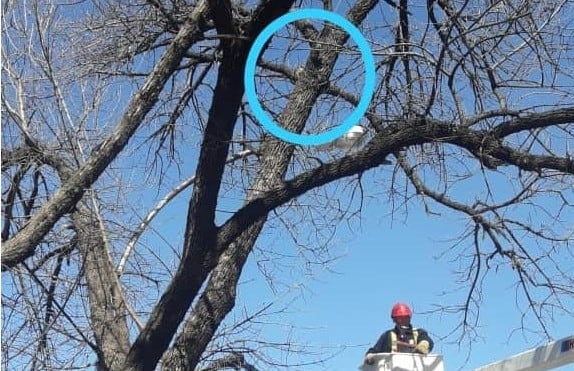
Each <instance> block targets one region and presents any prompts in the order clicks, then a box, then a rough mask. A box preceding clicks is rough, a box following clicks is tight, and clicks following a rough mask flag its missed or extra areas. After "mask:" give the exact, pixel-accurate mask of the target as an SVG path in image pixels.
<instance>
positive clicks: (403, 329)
mask: <svg viewBox="0 0 574 371" xmlns="http://www.w3.org/2000/svg"><path fill="white" fill-rule="evenodd" d="M412 314H413V313H412V311H411V308H409V306H408V305H406V304H404V303H397V304H395V305H394V306H393V309H392V310H391V318H392V319H393V322H394V323H395V327H394V328H393V329H391V330H388V331H386V332H385V333H383V334H382V335H381V337H380V338H379V340H378V341H377V343H376V344H375V346H373V347H372V348H370V349H369V350H368V351H367V354H366V355H365V363H366V364H369V365H370V364H373V362H374V354H375V353H397V352H398V353H419V354H428V353H429V352H430V351H431V350H432V348H433V345H434V343H433V341H432V339H431V338H430V336H429V335H428V333H427V332H426V331H425V330H423V329H420V328H414V327H413V326H412V325H411V317H412Z"/></svg>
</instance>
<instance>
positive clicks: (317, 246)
mask: <svg viewBox="0 0 574 371" xmlns="http://www.w3.org/2000/svg"><path fill="white" fill-rule="evenodd" d="M321 4H322V5H323V6H324V7H325V8H326V9H330V10H333V11H335V12H337V13H339V14H342V15H344V16H345V17H346V18H347V19H348V20H349V21H350V22H351V23H353V24H355V25H356V26H357V27H359V28H360V30H361V31H362V33H363V34H364V36H365V37H366V38H367V40H368V41H369V43H370V45H371V47H372V49H373V54H374V56H375V59H376V71H377V81H376V89H375V94H374V96H373V98H372V100H371V102H370V106H369V109H368V110H367V112H366V113H365V115H364V119H363V121H362V122H361V124H362V125H364V126H365V127H367V128H368V133H367V134H365V137H364V138H363V141H362V142H361V145H360V146H356V148H354V149H353V151H351V152H341V151H337V150H336V149H334V148H327V150H325V148H315V147H305V146H296V145H293V144H291V143H288V142H285V141H283V140H280V139H277V138H275V137H273V136H271V135H270V134H269V133H267V132H266V131H265V130H263V129H262V128H261V127H260V126H259V122H258V118H257V117H254V115H253V112H252V110H251V108H250V107H249V104H248V102H246V100H245V98H244V72H245V71H244V69H245V62H246V59H247V55H248V53H249V50H250V47H251V45H252V44H253V42H254V39H255V38H256V37H257V36H258V35H259V34H260V33H261V31H262V30H263V29H264V27H266V26H267V25H268V24H269V23H271V22H272V21H273V20H275V19H277V18H278V17H280V16H281V15H283V14H286V13H287V12H289V11H290V10H293V9H296V8H308V7H312V6H317V5H318V3H315V2H312V1H306V0H302V1H298V2H296V1H293V0H275V1H270V0H261V1H260V2H258V3H257V4H244V3H243V2H238V1H229V0H227V1H225V0H199V1H196V2H184V1H178V0H170V1H161V0H160V1H156V0H148V1H143V2H141V4H134V3H132V2H129V1H127V2H114V3H113V4H110V3H108V2H106V1H99V0H93V1H91V2H81V3H78V4H73V5H70V4H57V3H56V2H54V1H42V0H35V1H31V2H30V4H16V3H11V2H8V3H7V4H5V5H4V8H5V9H4V13H5V17H4V23H3V31H4V32H3V44H2V48H3V49H2V60H3V65H2V79H3V85H2V114H3V122H2V127H3V130H2V172H3V178H2V185H3V193H2V197H3V209H2V217H3V226H2V242H3V244H2V270H3V271H4V273H3V274H4V275H5V282H8V283H5V284H4V290H3V314H4V318H5V321H4V325H3V331H4V334H5V336H4V339H5V340H4V343H3V352H4V354H5V357H4V359H5V365H6V366H7V367H9V366H12V365H27V366H28V367H31V368H58V369H64V368H75V367H87V366H89V365H96V366H97V368H98V369H102V370H108V369H110V370H116V369H128V370H152V369H155V368H156V367H162V368H163V369H166V370H174V369H176V370H177V369H180V370H194V369H204V370H215V369H224V368H229V369H246V370H254V369H256V368H257V367H258V364H264V365H265V366H263V368H265V369H268V368H270V367H277V368H279V367H281V366H289V365H287V364H284V363H282V362H279V361H274V360H273V359H270V358H268V357H265V356H264V354H265V349H258V345H257V344H256V343H255V342H253V341H251V342H249V341H247V342H246V341H243V342H236V340H237V339H238V337H240V336H242V335H240V334H235V333H234V334H233V335H232V336H227V337H226V336H225V334H226V331H225V329H226V327H225V326H224V325H222V324H224V323H225V320H226V317H228V315H229V313H231V312H232V311H233V309H234V308H235V306H236V302H237V297H236V293H237V286H238V284H239V282H240V277H241V273H242V271H243V268H244V266H245V264H246V261H247V259H248V257H249V256H253V253H254V251H255V252H257V253H259V254H263V255H264V254H273V253H274V252H273V251H272V250H269V249H265V247H264V246H257V239H258V237H259V236H260V235H261V233H263V232H264V231H265V229H266V228H270V227H276V228H281V229H280V230H281V232H282V233H285V234H286V235H290V236H292V237H293V240H294V241H293V245H294V246H295V247H296V248H298V251H297V254H298V255H299V256H301V257H302V258H303V259H306V260H309V261H315V262H324V261H326V260H328V259H331V258H332V256H331V255H330V254H331V252H330V251H329V248H328V245H329V243H328V241H329V238H330V237H331V236H332V235H333V234H334V233H335V230H336V227H337V225H338V224H339V223H340V222H341V221H345V220H348V219H349V218H353V217H358V218H360V212H361V204H362V200H363V198H364V197H376V198H378V199H379V200H380V202H381V204H383V205H387V206H388V207H389V209H390V210H392V212H397V211H399V210H401V209H403V208H405V207H406V206H405V205H407V204H409V203H410V202H411V200H416V201H418V202H419V203H420V205H421V206H422V207H424V208H425V210H426V211H427V212H429V213H434V212H436V210H441V209H446V210H451V211H453V212H457V213H460V214H461V215H463V216H464V217H465V218H467V220H468V228H467V229H466V230H464V231H461V234H460V236H459V238H458V239H457V241H456V243H455V244H454V247H453V249H455V254H456V256H457V257H458V259H459V260H460V262H461V263H462V264H463V266H464V269H463V270H462V272H461V274H462V276H461V281H462V282H463V283H464V284H466V285H468V291H467V296H466V299H465V300H464V302H463V303H461V305H460V306H459V307H458V308H456V309H457V311H458V312H459V313H460V314H461V316H462V317H461V320H460V322H459V327H458V328H457V329H458V330H459V334H460V336H461V338H465V339H470V340H472V337H473V334H474V331H475V330H476V323H477V322H476V321H477V320H478V313H479V311H478V309H479V307H480V304H481V294H482V286H481V285H482V281H483V279H484V277H486V276H487V275H488V274H489V272H491V271H492V270H493V269H499V268H504V269H511V270H513V271H514V272H515V273H516V284H517V288H518V289H519V290H521V292H522V293H523V295H524V297H525V298H526V300H525V303H526V304H525V305H524V308H523V310H524V312H523V314H524V315H525V316H526V315H531V316H534V319H535V320H536V321H537V323H538V325H539V329H540V330H541V331H542V332H543V333H544V334H545V335H546V336H551V334H550V333H548V331H547V329H546V328H547V324H548V321H549V320H551V317H550V316H548V315H547V314H548V313H552V312H554V311H560V312H563V313H568V314H571V310H570V309H569V307H568V305H567V304H566V303H567V302H568V301H569V300H572V297H573V294H574V292H573V290H572V287H574V282H573V278H572V277H571V275H570V274H569V272H568V269H569V268H568V261H567V260H565V259H564V257H567V258H572V255H573V251H572V240H573V238H574V236H573V231H572V226H571V218H572V212H573V210H574V209H573V202H574V200H573V198H574V187H572V184H574V182H573V174H574V160H573V159H572V155H571V151H572V149H571V145H572V144H573V139H574V105H572V102H573V101H574V99H573V98H574V71H573V70H572V65H574V64H572V60H573V58H574V54H573V51H572V50H573V49H572V45H574V40H573V35H572V31H571V27H569V24H568V22H569V18H568V14H570V13H571V12H572V11H573V10H574V9H573V5H572V4H571V3H569V2H568V1H566V0H556V1H542V2H538V1H536V2H535V1H514V0H498V1H480V0H474V1H470V0H467V1H446V0H436V1H427V2H426V3H425V4H422V3H419V2H409V1H407V0H398V1H396V2H393V1H383V2H380V1H376V0H355V1H347V2H344V3H343V2H341V3H339V4H332V3H331V2H330V1H325V2H322V3H321ZM570 26H571V25H570ZM349 36H350V35H349V34H348V33H347V32H346V31H345V30H343V29H342V28H340V27H339V26H337V25H334V24H331V23H329V22H322V21H311V20H308V21H307V20H304V21H298V22H295V23H293V24H289V25H288V26H286V27H284V28H283V29H282V30H281V31H279V32H278V33H277V34H276V35H274V37H273V38H272V39H271V40H270V41H269V42H268V43H267V44H266V46H265V49H264V51H263V53H262V55H261V56H260V58H259V61H258V67H257V71H256V83H257V88H258V95H259V99H260V100H261V103H262V105H263V106H264V109H265V110H266V111H267V113H268V114H269V116H270V117H272V118H273V119H274V120H275V121H276V122H277V123H280V125H282V126H283V127H285V128H286V129H288V130H290V131H292V132H296V133H317V132H319V131H322V130H326V129H329V128H331V127H333V126H334V125H336V124H337V123H338V122H340V121H341V120H342V119H344V117H345V116H346V115H348V114H349V113H350V112H351V111H352V110H353V109H354V108H355V107H356V106H357V105H358V102H359V100H360V94H361V87H362V85H363V84H364V78H365V77H364V76H365V75H364V68H363V66H362V63H363V61H362V59H361V57H360V53H359V52H358V49H357V47H356V43H355V41H354V40H352V39H351V38H350V37H349ZM391 158H392V159H393V163H394V164H395V165H394V170H393V175H392V178H390V179H388V178H387V177H385V175H383V173H382V172H380V171H378V168H379V167H380V166H382V165H388V164H389V159H391ZM190 159H192V160H190ZM189 166H194V167H195V171H194V172H193V174H190V173H189ZM367 174H368V176H365V175H367ZM366 178H368V179H366ZM372 184H376V185H377V187H372V186H369V185H372ZM338 187H340V188H338ZM188 189H191V195H190V196H189V200H188V204H187V208H186V212H187V215H186V218H185V223H181V224H180V225H179V226H178V228H179V230H180V231H181V233H182V235H183V236H181V237H180V238H178V237H177V236H173V235H170V233H168V232H161V231H160V230H158V229H157V228H154V223H153V218H154V217H155V216H156V215H157V214H158V212H159V211H160V210H162V209H164V208H166V207H167V208H169V207H173V206H174V205H175V204H176V202H175V201H174V200H176V199H177V197H182V196H181V195H185V194H186V193H185V192H184V191H185V190H188ZM469 190H472V191H469ZM162 192H163V193H164V194H165V195H162ZM470 192H472V193H470ZM333 194H336V196H337V197H335V198H334V197H331V196H332V195H333ZM155 198H157V199H158V200H159V203H158V204H157V205H154V202H153V201H154V199H155ZM387 198H388V199H389V200H390V202H388V203H387V202H386V199H387ZM149 200H151V201H149ZM237 200H240V201H239V202H237ZM228 205H231V206H229V207H231V208H232V209H231V210H222V209H223V208H227V207H228ZM146 209H147V210H149V211H148V212H145V211H144V212H142V211H141V210H146ZM146 214H147V215H146ZM179 220H183V218H181V217H180V218H179ZM569 221H570V223H569ZM310 227H311V230H312V232H311V235H310V236H309V240H308V241H305V242H303V241H302V240H301V234H302V232H303V231H305V230H309V228H310ZM153 235H158V236H160V237H161V238H163V239H164V241H165V242H164V243H165V245H166V246H170V247H172V250H171V251H172V252H171V253H170V254H168V255H169V257H166V256H165V254H160V253H158V249H157V248H154V246H148V243H147V242H146V241H145V238H146V237H147V238H148V239H149V241H154V242H151V243H152V244H158V242H157V240H155V239H151V238H150V236H153ZM278 259H284V258H278ZM266 273H267V272H264V274H266ZM269 278H270V279H273V277H272V275H271V277H269ZM440 309H441V310H445V309H447V310H448V309H449V308H440ZM263 313H264V312H260V313H256V314H253V315H247V316H246V318H248V319H252V318H253V316H256V315H257V316H259V315H263ZM279 316H280V314H279ZM248 324H251V325H253V321H250V320H244V321H239V322H238V324H236V326H237V328H239V327H241V326H245V325H248ZM232 327H233V326H232ZM233 328H235V327H233ZM222 339H225V346H221V344H222V343H221V340H222ZM290 345H292V344H290V343H277V344H275V347H276V348H278V349H281V350H282V351H286V352H287V351H289V348H290ZM262 348H264V347H262ZM71 350H74V351H71ZM313 357H314V356H313V355H310V356H309V359H310V361H311V362H314V361H317V360H318V359H319V358H321V357H320V356H317V357H316V358H314V359H313ZM160 363H161V366H158V365H159V364H160Z"/></svg>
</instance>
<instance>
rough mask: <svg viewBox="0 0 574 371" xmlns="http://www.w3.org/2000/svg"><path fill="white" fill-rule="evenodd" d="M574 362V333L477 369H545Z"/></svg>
mask: <svg viewBox="0 0 574 371" xmlns="http://www.w3.org/2000/svg"><path fill="white" fill-rule="evenodd" d="M569 363H574V335H573V336H569V337H566V338H563V339H560V340H557V341H553V342H551V343H548V344H546V345H542V346H539V347H538V348H533V349H530V350H527V351H526V352H522V353H519V354H517V355H515V356H512V357H510V358H506V359H503V360H501V361H498V362H494V363H491V364H488V365H486V366H483V367H480V368H477V369H476V370H475V371H503V370H504V371H508V370H512V371H544V370H551V369H553V368H556V367H560V366H564V365H567V364H569Z"/></svg>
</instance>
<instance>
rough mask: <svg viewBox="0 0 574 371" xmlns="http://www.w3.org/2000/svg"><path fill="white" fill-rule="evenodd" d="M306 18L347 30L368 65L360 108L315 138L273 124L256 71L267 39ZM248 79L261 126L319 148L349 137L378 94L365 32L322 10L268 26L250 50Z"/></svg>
mask: <svg viewBox="0 0 574 371" xmlns="http://www.w3.org/2000/svg"><path fill="white" fill-rule="evenodd" d="M306 18H314V19H322V20H325V21H329V22H331V23H333V24H336V25H337V26H339V27H341V28H343V29H344V30H345V31H346V32H347V33H348V34H349V35H350V36H351V38H352V39H353V40H354V41H355V43H356V44H357V46H358V47H359V50H360V52H361V56H362V58H363V64H364V65H365V82H364V84H363V90H362V93H361V99H360V100H359V103H358V104H357V107H355V110H354V111H353V112H352V113H351V115H350V116H349V117H347V118H346V119H345V120H344V121H343V123H341V124H340V125H339V126H336V127H334V128H332V129H329V130H327V131H324V132H322V133H319V134H311V135H306V134H298V133H294V132H292V131H289V130H286V129H285V128H283V127H281V126H280V125H278V124H277V123H276V122H275V121H273V118H271V117H270V116H269V114H267V112H265V111H264V110H263V107H262V106H261V103H260V102H259V99H258V98H257V92H256V90H255V69H256V67H257V59H258V58H259V54H260V53H261V50H263V47H264V46H265V43H266V42H267V40H269V39H270V38H271V37H272V36H273V34H274V33H275V32H277V31H278V30H279V29H281V28H282V27H284V26H285V25H287V24H289V23H291V22H295V21H298V20H301V19H306ZM244 78H245V94H246V96H247V101H248V102H249V105H250V107H251V110H252V111H253V114H254V115H255V117H257V119H258V120H259V121H260V122H261V125H263V127H264V128H265V129H267V131H269V132H270V133H271V134H273V135H274V136H276V137H277V138H279V139H282V140H284V141H286V142H289V143H293V144H300V145H310V146H317V145H320V144H325V143H329V142H332V141H333V140H335V139H337V138H339V137H340V136H343V135H345V133H347V132H348V131H349V129H351V128H352V127H353V126H354V125H355V124H356V123H357V122H358V121H359V120H360V119H361V118H362V117H363V115H364V113H365V112H366V111H367V108H368V107H369V103H370V101H371V98H372V96H373V93H374V91H375V60H374V58H373V54H372V53H371V48H370V47H369V44H368V43H367V40H366V39H365V38H364V37H363V34H361V31H359V29H357V27H355V25H353V24H352V23H351V22H349V21H348V20H347V19H345V18H344V17H342V16H340V15H339V14H337V13H333V12H329V11H326V10H322V9H300V10H296V11H294V12H289V13H287V14H285V15H283V16H281V17H279V18H277V19H276V20H274V21H273V22H271V23H270V24H269V25H268V26H267V27H265V28H264V29H263V31H262V32H261V33H260V34H259V35H258V36H257V38H256V39H255V42H254V43H253V46H252V47H251V50H250V51H249V55H248V56H247V62H246V65H245V73H244Z"/></svg>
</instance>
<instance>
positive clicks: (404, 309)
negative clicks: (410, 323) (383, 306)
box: [391, 303, 413, 318]
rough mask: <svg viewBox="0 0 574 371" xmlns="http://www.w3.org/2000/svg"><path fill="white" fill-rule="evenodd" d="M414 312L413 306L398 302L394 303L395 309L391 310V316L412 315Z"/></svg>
mask: <svg viewBox="0 0 574 371" xmlns="http://www.w3.org/2000/svg"><path fill="white" fill-rule="evenodd" d="M412 314H413V312H411V308H409V306H408V305H406V304H404V303H397V304H395V305H393V309H392V310H391V318H395V317H411V316H412Z"/></svg>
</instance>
